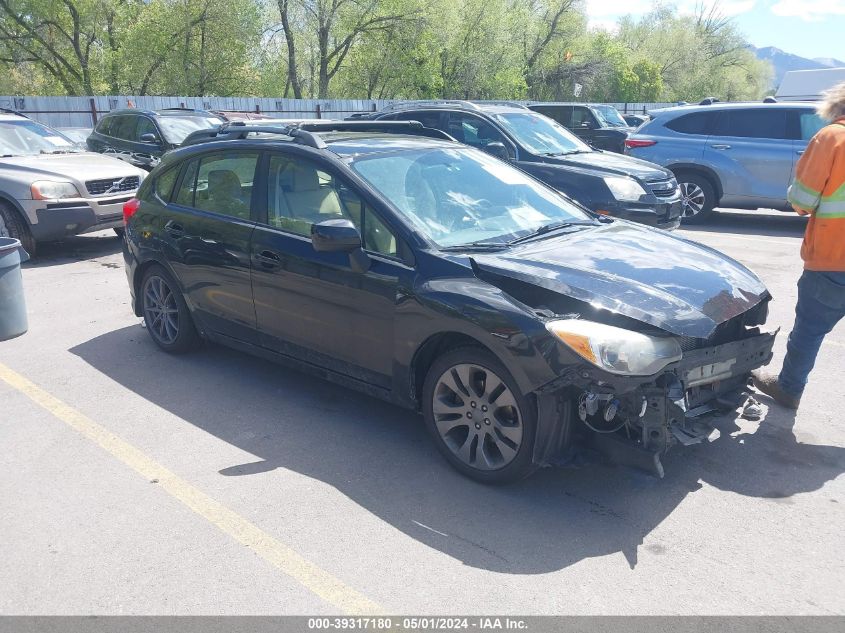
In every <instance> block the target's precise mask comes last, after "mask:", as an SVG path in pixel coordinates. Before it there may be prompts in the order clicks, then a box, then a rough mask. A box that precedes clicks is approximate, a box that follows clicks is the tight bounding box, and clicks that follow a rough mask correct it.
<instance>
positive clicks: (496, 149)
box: [484, 141, 510, 160]
mask: <svg viewBox="0 0 845 633" xmlns="http://www.w3.org/2000/svg"><path fill="white" fill-rule="evenodd" d="M484 151H485V152H487V153H488V154H492V155H493V156H495V157H496V158H501V159H502V160H508V159H509V158H510V155H508V148H507V147H505V144H504V143H502V142H501V141H493V142H492V143H487V145H485V146H484Z"/></svg>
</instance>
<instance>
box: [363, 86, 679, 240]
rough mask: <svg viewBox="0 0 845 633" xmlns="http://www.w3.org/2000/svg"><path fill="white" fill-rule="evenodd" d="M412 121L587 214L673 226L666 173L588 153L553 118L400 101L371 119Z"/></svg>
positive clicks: (675, 215)
mask: <svg viewBox="0 0 845 633" xmlns="http://www.w3.org/2000/svg"><path fill="white" fill-rule="evenodd" d="M370 118H372V119H375V120H382V121H389V120H394V121H408V120H416V121H420V122H422V123H423V125H425V126H427V127H430V128H435V129H439V130H442V131H444V132H447V133H448V134H450V135H451V136H452V137H454V138H455V139H457V140H459V141H461V142H462V143H466V144H468V145H472V146H473V147H477V148H479V149H481V150H483V151H486V152H488V153H490V154H493V155H494V156H497V157H499V158H502V159H503V160H507V161H510V162H512V163H513V164H515V165H516V166H517V167H519V168H520V169H523V170H525V171H527V172H528V173H530V174H531V175H533V176H535V177H537V178H539V179H540V180H542V181H543V182H545V183H546V184H549V185H551V186H552V187H554V188H555V189H558V190H559V191H562V192H563V193H565V194H566V195H567V196H569V197H570V198H573V199H574V200H577V201H578V202H579V203H580V204H582V205H583V206H585V207H587V208H588V209H590V210H591V211H594V212H596V213H600V214H606V215H613V216H616V217H621V218H626V219H629V220H633V221H635V222H640V223H642V224H648V225H652V226H658V227H660V228H665V229H673V228H675V227H677V226H678V224H679V217H680V213H681V207H680V199H681V197H680V193H679V191H678V187H677V184H676V183H675V180H674V177H673V176H672V174H671V172H669V171H667V170H665V169H663V168H661V167H658V166H657V165H654V164H652V163H647V162H645V161H640V160H637V161H634V162H632V161H631V159H630V158H629V157H626V156H622V155H617V154H612V153H609V152H602V151H598V150H595V149H593V148H591V147H590V146H589V145H587V144H586V143H584V142H582V141H580V140H579V139H578V138H576V137H575V136H573V135H572V133H570V132H569V130H567V129H566V128H564V127H562V126H560V125H558V124H557V123H555V122H554V121H553V120H551V119H549V118H548V117H545V116H543V115H541V114H538V113H536V112H532V111H531V110H529V109H528V108H526V107H524V106H521V105H516V104H506V103H472V102H468V101H447V102H421V103H420V102H418V103H406V104H399V105H396V106H394V107H392V108H390V109H386V110H383V111H381V112H377V113H375V114H372V115H370Z"/></svg>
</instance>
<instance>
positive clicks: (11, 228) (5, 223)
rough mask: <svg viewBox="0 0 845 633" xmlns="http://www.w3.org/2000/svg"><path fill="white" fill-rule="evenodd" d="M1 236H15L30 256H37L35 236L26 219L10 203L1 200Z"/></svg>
mask: <svg viewBox="0 0 845 633" xmlns="http://www.w3.org/2000/svg"><path fill="white" fill-rule="evenodd" d="M0 237H13V238H15V239H16V240H20V243H21V246H23V249H24V250H25V251H26V252H27V253H29V256H30V257H34V256H35V248H36V246H35V238H34V237H32V231H30V230H29V226H27V224H26V222H25V221H24V219H23V218H22V217H21V216H20V214H19V213H18V212H17V210H15V209H13V208H12V207H11V206H10V205H9V204H7V203H5V202H0Z"/></svg>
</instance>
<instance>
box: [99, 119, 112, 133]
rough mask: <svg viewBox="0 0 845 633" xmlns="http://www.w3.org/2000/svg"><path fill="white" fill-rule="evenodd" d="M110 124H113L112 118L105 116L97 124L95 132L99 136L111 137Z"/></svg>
mask: <svg viewBox="0 0 845 633" xmlns="http://www.w3.org/2000/svg"><path fill="white" fill-rule="evenodd" d="M112 123H114V117H112V116H107V117H106V118H104V119H102V120H101V121H100V122H99V123H98V124H97V132H99V133H100V134H105V135H106V136H109V135H111V132H110V129H111V126H112Z"/></svg>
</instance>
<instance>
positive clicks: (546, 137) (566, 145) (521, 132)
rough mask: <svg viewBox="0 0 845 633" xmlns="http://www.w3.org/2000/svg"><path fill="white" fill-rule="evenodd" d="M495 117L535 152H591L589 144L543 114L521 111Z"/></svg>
mask: <svg viewBox="0 0 845 633" xmlns="http://www.w3.org/2000/svg"><path fill="white" fill-rule="evenodd" d="M495 119H496V120H497V121H498V122H499V123H501V124H502V126H503V127H504V128H505V129H507V130H508V132H510V133H511V134H513V136H514V137H516V139H517V140H518V141H519V142H520V143H522V144H523V145H524V146H525V147H527V148H528V149H529V150H530V151H532V152H534V153H535V154H545V155H547V156H554V155H558V154H574V153H576V152H591V151H592V149H591V148H590V146H589V145H587V144H586V143H584V142H583V141H582V140H580V139H579V138H578V137H577V136H575V135H574V134H573V133H572V132H570V131H569V130H567V129H566V128H565V127H563V126H562V125H560V124H559V123H558V122H557V121H554V120H552V119H550V118H548V117H546V116H543V115H542V114H537V113H535V112H519V113H516V112H514V113H509V114H497V115H495Z"/></svg>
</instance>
